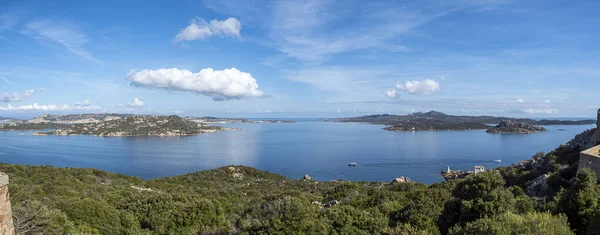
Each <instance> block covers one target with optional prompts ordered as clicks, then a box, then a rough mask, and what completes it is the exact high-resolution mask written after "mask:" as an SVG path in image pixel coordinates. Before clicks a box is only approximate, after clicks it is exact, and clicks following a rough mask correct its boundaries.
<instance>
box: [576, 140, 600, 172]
mask: <svg viewBox="0 0 600 235" xmlns="http://www.w3.org/2000/svg"><path fill="white" fill-rule="evenodd" d="M583 168H590V169H591V170H592V171H593V172H594V173H596V175H597V176H598V180H600V145H597V146H596V147H593V148H590V149H588V150H585V151H583V152H581V153H580V154H579V164H578V165H577V171H578V172H579V171H581V169H583Z"/></svg>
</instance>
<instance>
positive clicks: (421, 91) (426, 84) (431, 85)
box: [396, 79, 440, 95]
mask: <svg viewBox="0 0 600 235" xmlns="http://www.w3.org/2000/svg"><path fill="white" fill-rule="evenodd" d="M396 90H398V91H401V92H406V93H409V94H413V95H431V94H435V93H437V92H439V91H440V84H439V83H438V82H436V81H434V80H431V79H425V80H423V81H406V82H404V83H398V84H396Z"/></svg>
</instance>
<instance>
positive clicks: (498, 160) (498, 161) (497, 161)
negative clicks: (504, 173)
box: [494, 159, 502, 163]
mask: <svg viewBox="0 0 600 235" xmlns="http://www.w3.org/2000/svg"><path fill="white" fill-rule="evenodd" d="M494 162H495V163H501V162H502V160H500V159H496V160H494Z"/></svg>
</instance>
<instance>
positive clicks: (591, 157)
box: [577, 109, 600, 180]
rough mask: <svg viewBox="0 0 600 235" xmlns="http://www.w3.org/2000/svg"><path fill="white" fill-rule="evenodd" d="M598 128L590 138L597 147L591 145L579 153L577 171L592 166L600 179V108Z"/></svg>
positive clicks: (599, 111)
mask: <svg viewBox="0 0 600 235" xmlns="http://www.w3.org/2000/svg"><path fill="white" fill-rule="evenodd" d="M596 125H597V126H596V130H595V132H594V134H593V136H591V138H590V143H589V144H588V145H592V146H595V147H591V148H589V149H587V150H584V151H582V152H581V153H580V154H579V163H578V164H577V171H578V172H579V171H581V169H583V168H590V169H591V170H592V171H593V172H594V173H596V176H598V180H600V109H599V110H598V121H597V122H596Z"/></svg>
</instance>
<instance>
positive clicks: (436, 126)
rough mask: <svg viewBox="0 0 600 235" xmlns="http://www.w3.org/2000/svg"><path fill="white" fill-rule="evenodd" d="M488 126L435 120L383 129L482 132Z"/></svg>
mask: <svg viewBox="0 0 600 235" xmlns="http://www.w3.org/2000/svg"><path fill="white" fill-rule="evenodd" d="M487 128H489V126H488V125H485V124H481V123H474V122H459V123H449V122H445V121H439V120H435V119H416V120H406V121H403V122H399V123H395V124H393V125H390V126H388V127H385V128H383V129H384V130H388V131H447V130H482V129H487Z"/></svg>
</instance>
